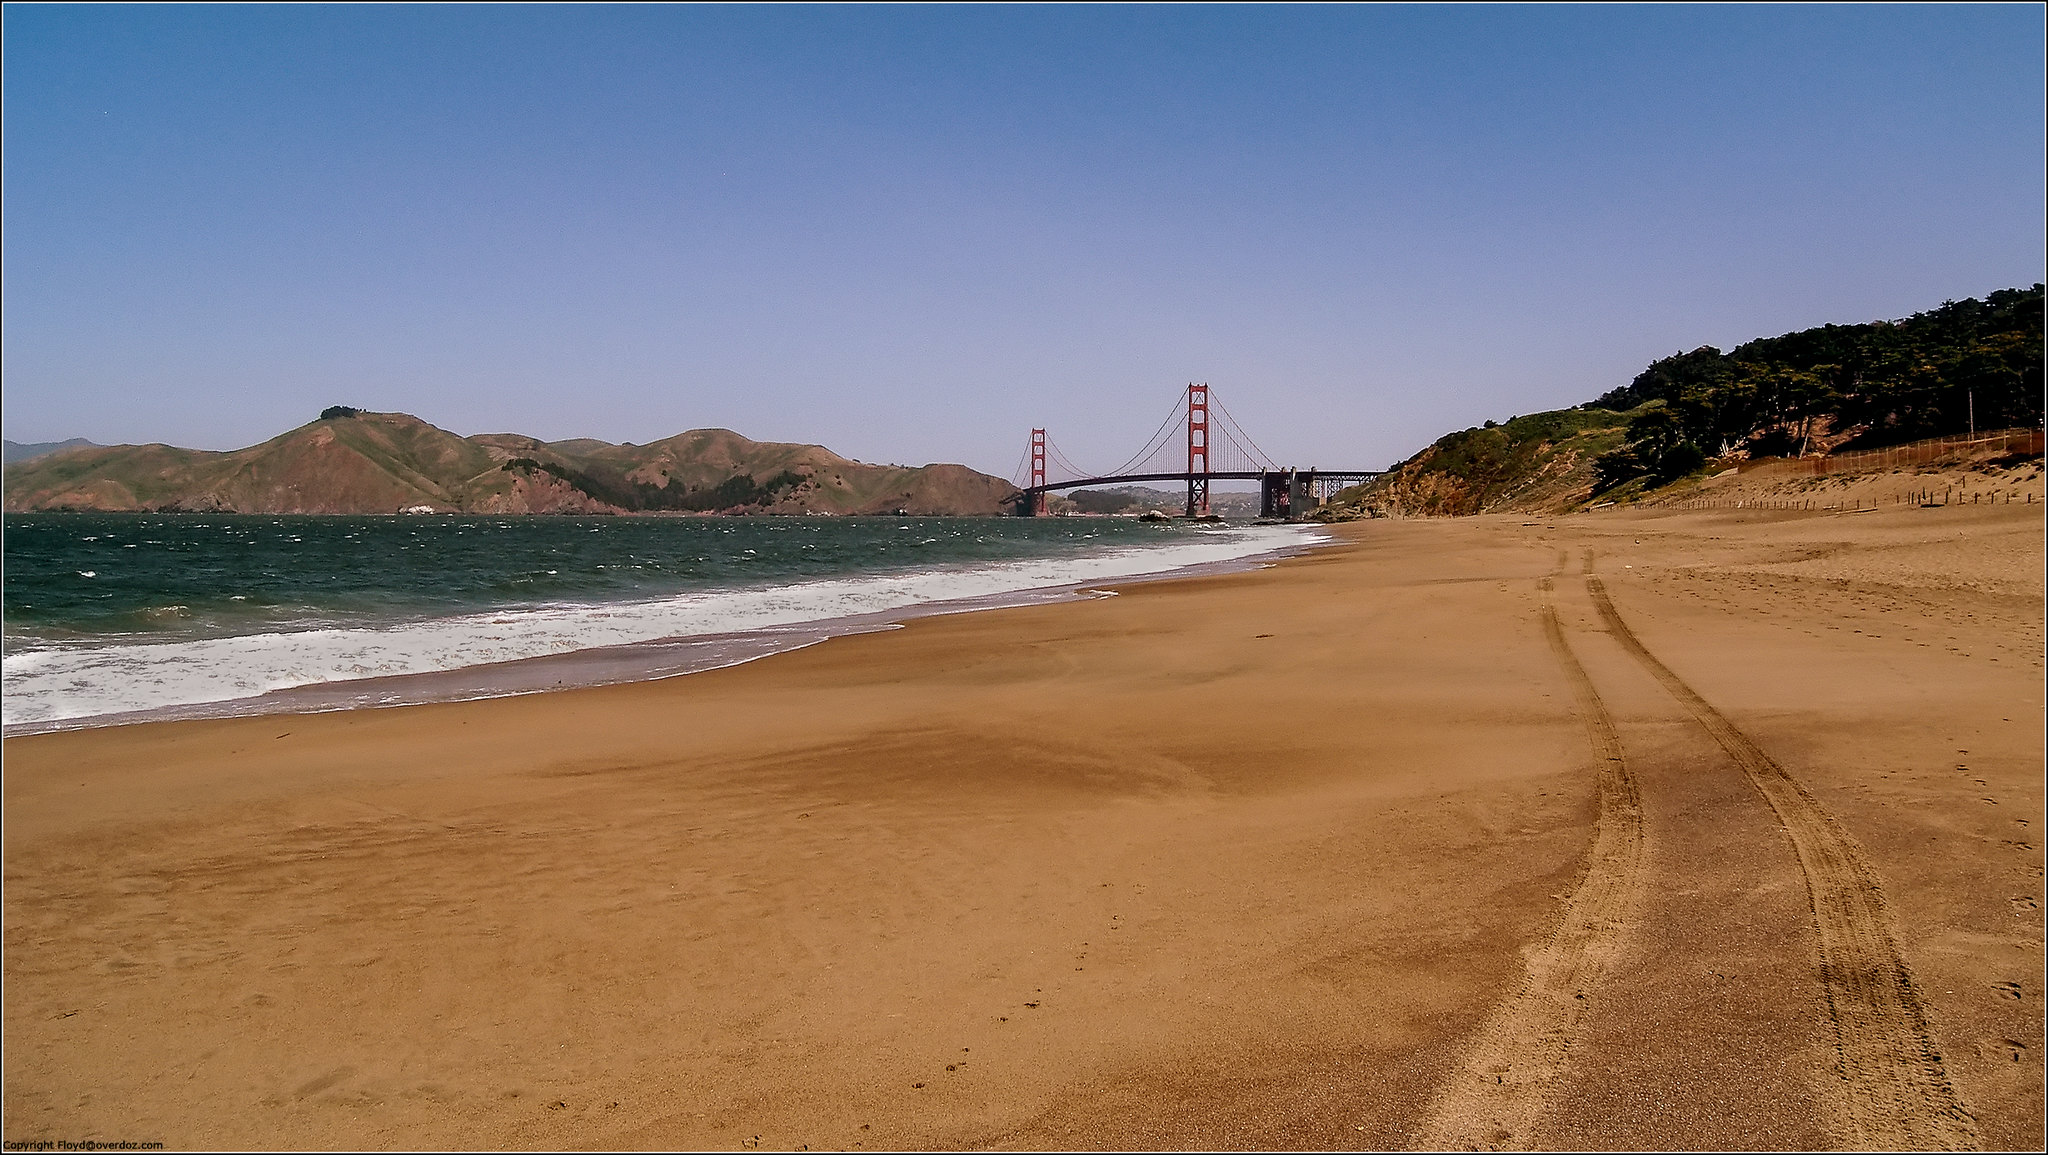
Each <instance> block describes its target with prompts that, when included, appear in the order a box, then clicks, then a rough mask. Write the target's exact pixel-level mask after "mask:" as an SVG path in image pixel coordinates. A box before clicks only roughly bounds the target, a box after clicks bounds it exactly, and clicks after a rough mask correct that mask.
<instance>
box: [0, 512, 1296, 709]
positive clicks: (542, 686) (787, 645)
mask: <svg viewBox="0 0 2048 1155" xmlns="http://www.w3.org/2000/svg"><path fill="white" fill-rule="evenodd" d="M1302 529H1303V532H1302V533H1301V536H1300V539H1299V540H1297V541H1295V542H1290V543H1285V544H1282V545H1278V546H1275V547H1274V548H1272V549H1268V550H1263V551H1261V552H1258V553H1254V554H1247V555H1244V556H1242V557H1237V558H1231V559H1228V560H1225V561H1215V562H1197V563H1194V564H1190V565H1180V566H1174V567H1171V568H1169V569H1163V570H1158V571H1154V572H1143V573H1136V574H1126V575H1119V576H1116V577H1114V578H1109V579H1105V580H1083V581H1074V582H1064V583H1060V584H1057V585H1051V586H1038V587H1031V588H1026V589H1019V590H1011V591H1007V592H1004V593H999V594H982V595H973V596H969V597H960V598H947V599H941V600H938V601H931V602H917V603H912V604H910V605H905V606H900V607H895V608H891V609H885V610H877V611H872V612H869V613H860V614H846V615H842V616H837V617H827V618H818V619H814V620H810V621H802V622H791V623H786V624H780V625H770V626H760V627H756V628H753V629H746V630H739V631H734V632H726V633H712V634H690V635H679V636H672V637H665V638H652V639H648V640H646V641H641V642H632V643H627V644H623V645H608V646H591V647H587V648H584V649H577V650H569V651H565V652H562V653H556V654H543V655H539V656H535V657H529V658H517V659H513V660H510V661H502V662H481V663H477V664H474V665H468V666H458V667H453V668H450V669H442V670H428V671H422V672H419V673H411V674H392V675H381V676H373V677H365V678H350V679H337V680H334V681H328V682H314V683H308V684H305V685H300V686H291V687H286V688H284V689H278V690H271V691H267V692H265V693H262V694H257V695H252V696H247V697H241V698H229V699H222V700H218V701H211V702H198V703H191V704H187V705H174V706H160V707H150V708H146V709H139V710H124V711H116V712H112V713H106V714H93V715H86V716H82V717H75V718H61V719H53V720H49V721H39V722H18V723H10V724H0V738H14V737H28V736H31V735H36V734H51V733H67V732H70V731H75V730H95V729H101V728H105V727H109V726H132V725H140V724H146V723H151V722H171V721H194V720H201V719H212V718H246V717H269V716H279V715H297V714H317V713H331V712H336V711H346V710H376V709H386V708H391V707H397V706H418V705H426V704H430V703H438V702H466V701H484V700H489V699H493V698H508V697H519V696H523V695H528V694H542V693H553V692H556V691H561V690H575V689H587V688H592V687H597V686H613V685H625V684H631V683H636V682H651V681H661V680H664V679H668V678H676V677H683V676H686V675H690V674H699V673H704V672H706V671H710V670H718V669H725V668H728V667H731V666H737V665H742V664H745V663H747V662H753V661H758V660H759V659H761V658H765V657H771V656H774V655H776V654H785V653H790V652H792V651H795V650H799V649H803V648H805V647H808V646H814V645H818V644H819V643H822V642H826V641H830V640H832V639H833V638H838V637H846V636H850V635H854V634H864V633H874V632H877V631H881V630H888V629H894V628H897V627H898V626H900V625H901V624H902V623H904V622H908V621H914V620H916V619H919V618H924V617H933V616H943V615H948V614H956V613H972V612H979V611H983V610H993V609H1008V608H1014V607H1018V606H1028V605H1040V604H1047V603H1050V602H1057V601H1066V600H1073V599H1075V598H1080V597H1085V596H1086V595H1087V594H1088V593H1089V592H1090V591H1091V590H1093V589H1095V588H1097V587H1101V588H1103V589H1109V588H1112V587H1115V586H1121V585H1126V584H1134V583H1140V582H1149V581H1170V580H1175V579H1178V578H1185V577H1195V576H1200V575H1203V574H1224V573H1238V572H1243V571H1245V570H1249V569H1257V568H1260V567H1262V566H1265V565H1271V564H1273V563H1274V562H1276V561H1279V560H1283V559H1285V558H1289V557H1294V556H1297V555H1299V554H1302V553H1305V552H1308V551H1311V550H1315V549H1319V548H1326V547H1328V546H1329V545H1331V544H1334V539H1331V538H1329V537H1328V536H1326V535H1322V534H1319V533H1317V532H1316V531H1315V529H1313V528H1311V527H1308V526H1303V527H1302Z"/></svg>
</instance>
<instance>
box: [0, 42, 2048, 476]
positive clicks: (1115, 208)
mask: <svg viewBox="0 0 2048 1155" xmlns="http://www.w3.org/2000/svg"><path fill="white" fill-rule="evenodd" d="M2043 12H2044V10H2043V8H2042V7H2041V6H2039V5H2033V4H2015V5H1996V6H1961V5H1946V6H1906V5H1901V6H1889V5H1888V6H1815V7H1791V6H1739V7H1738V6H1725V7H1724V6H1705V7H1685V6H1645V7H1607V6H1593V7H1551V6H1508V7H1492V6H1466V5H1456V6H1418V7H1408V6H1359V7H1350V6H1301V7H1232V6H1199V7H1180V6H1133V7H1120V6H1047V7H1038V6H1015V7H1012V6H971V7H926V6H911V7H900V6H872V7H870V6H792V7H747V6H716V7H641V6H612V7H595V6H593V7H584V6H562V7H555V6H507V7H500V6H446V7H408V6H382V5H373V6H346V5H342V6H324V5H323V6H277V7H261V6H195V7H170V6H157V5H139V6H91V5H76V6H70V5H51V6H40V5H22V4H10V5H7V6H6V8H5V9H4V15H0V20H4V49H0V51H4V74H0V87H4V105H0V117H4V120H0V132H4V135H0V198H4V206H0V207H4V216H0V245H4V262H0V401H4V406H0V424H4V428H5V433H6V436H7V437H8V438H10V439H12V440H15V441H23V442H29V441H53V440H61V439H64V438H69V437H85V438H89V439H91V440H93V441H97V442H100V443H103V444H110V443H131V442H134V443H139V442H149V441H162V442H168V443H171V444H174V445H183V446H188V447H193V448H204V449H231V448H237V447H240V446H243V445H249V444H253V443H255V442H258V441H262V440H264V439H267V438H269V437H272V436H275V435H277V434H279V433H282V432H284V431H285V430H288V429H291V428H293V427H296V426H298V425H301V424H304V423H305V422H307V421H310V420H313V419H314V418H315V417H316V416H317V415H318V413H319V411H320V410H321V409H323V408H325V407H327V406H329V405H334V404H346V405H353V406H357V407H359V408H364V409H372V410H385V411H389V410H396V411H403V412H408V413H413V414H417V415H418V416H420V417H422V418H424V419H426V420H428V421H430V422H433V423H434V424H436V425H438V426H441V427H443V428H445V429H449V430H452V431H454V432H456V433H460V434H476V433H489V432H519V433H527V434H532V435H534V436H538V437H542V438H546V439H550V440H555V439H563V438H570V437H598V438H603V439H605V440H608V441H631V442H646V441H651V440H655V439H658V438H661V437H666V436H669V435H671V434H674V433H677V432H680V431H682V430H684V429H690V428H702V427H724V428H729V429H733V430H736V431H738V432H740V433H742V434H744V435H746V436H748V437H752V438H755V439H758V440H768V441H796V442H810V443H817V444H822V445H826V446H829V447H831V448H832V449H834V450H836V451H838V452H840V453H843V454H845V455H847V456H850V457H855V458H858V459H860V460H865V461H874V462H892V463H903V464H912V465H915V464H923V463H926V462H932V461H950V462H961V463H964V464H967V465H970V466H973V467H974V468H977V469H981V470H984V471H986V472H989V473H994V474H998V475H1003V476H1009V475H1012V474H1013V473H1014V471H1015V468H1016V465H1017V463H1018V461H1019V459H1020V457H1021V456H1022V454H1023V452H1024V449H1025V446H1026V443H1027V440H1028V436H1029V431H1030V430H1031V429H1032V428H1033V427H1044V428H1046V429H1047V430H1048V431H1049V436H1050V437H1051V439H1052V441H1053V442H1054V444H1055V445H1056V446H1057V447H1058V448H1059V449H1060V450H1061V452H1062V453H1064V455H1065V456H1066V457H1068V458H1070V459H1072V460H1074V461H1075V462H1077V463H1079V464H1080V465H1082V466H1083V467H1086V468H1091V469H1093V468H1105V469H1106V468H1109V467H1111V466H1113V465H1115V464H1116V463H1117V462H1118V461H1121V460H1122V459H1124V458H1126V457H1128V456H1129V455H1130V454H1131V453H1132V452H1134V451H1135V450H1137V449H1138V448H1139V447H1140V446H1142V445H1143V444H1144V442H1145V440H1146V438H1147V437H1148V436H1149V435H1150V434H1151V433H1152V431H1153V430H1154V429H1155V428H1157V427H1158V425H1159V423H1160V421H1161V420H1162V419H1163V418H1165V417H1167V416H1168V414H1169V412H1170V411H1171V410H1172V409H1173V408H1174V406H1175V405H1176V403H1177V399H1178V398H1179V396H1180V393H1181V389H1182V387H1183V386H1184V385H1186V384H1187V383H1188V382H1190V381H1202V382H1207V383H1208V384H1209V385H1210V387H1211V389H1212V390H1213V395H1214V397H1215V398H1216V399H1217V400H1218V401H1220V402H1221V403H1222V404H1223V405H1224V406H1226V407H1227V408H1228V410H1229V411H1230V413H1231V414H1232V415H1233V416H1234V417H1235V418H1236V419H1237V421H1238V422H1239V423H1240V424H1241V425H1242V426H1243V428H1244V429H1245V430H1246V431H1247V432H1248V433H1249V434H1250V435H1251V437H1252V438H1254V439H1255V441H1256V442H1257V444H1258V445H1259V446H1260V447H1261V448H1262V449H1263V450H1264V451H1265V452H1266V453H1267V454H1269V455H1270V456H1271V457H1273V458H1274V459H1275V460H1277V461H1278V462H1280V463H1281V464H1287V465H1294V466H1299V467H1310V466H1317V467H1321V468H1326V469H1334V468H1381V467H1384V466H1386V465H1388V464H1390V463H1392V462H1394V461H1398V460H1400V459H1402V458H1405V457H1407V456H1408V455H1410V454H1412V453H1413V452H1415V451H1416V450H1417V449H1419V448H1421V447H1422V446H1424V445H1426V444H1428V443H1429V442H1430V441H1432V440H1434V439H1435V438H1437V437H1438V436H1441V435H1442V434H1444V433H1446V432H1450V431H1453V430H1456V429H1462V428H1466V427H1469V426H1472V425H1477V424H1479V423H1481V422H1482V421H1485V420H1488V419H1493V420H1504V419H1506V418H1508V417H1510V416H1512V415H1515V414H1519V413H1528V412H1534V411H1538V410H1544V409H1554V408H1562V407H1565V406H1569V405H1573V404H1577V403H1579V402H1583V401H1588V400H1591V399H1592V398H1594V397H1596V396H1598V395H1599V394H1601V393H1603V392H1605V391H1606V390H1608V389H1611V388H1613V387H1615V386H1617V385H1622V384H1625V383H1627V382H1628V381H1629V380H1630V379H1631V378H1632V377H1634V376H1635V374H1637V373H1638V372H1640V371H1641V370H1642V369H1643V367H1644V366H1645V365H1646V364H1648V363H1649V362H1650V361H1651V360H1653V359H1655V358H1658V357H1663V356H1668V355H1670V354H1672V353H1675V352H1679V351H1681V350H1688V349H1692V348H1696V347H1698V346H1700V345H1705V344H1712V345H1716V346H1719V347H1721V348H1723V349H1726V348H1730V347H1732V346H1734V345H1737V344H1740V343H1741V342H1743V341H1745V340H1748V339H1750V338H1753V337H1759V336H1768V335H1774V334H1777V333H1782V332H1787V331H1791V330H1795V329H1800V328H1806V327H1809V326H1814V325H1820V324H1825V323H1830V322H1837V323H1851V322H1859V321H1867V320H1873V319H1877V318H1885V317H1903V316H1906V315H1909V314H1911V313H1914V312H1919V311H1923V310H1926V309H1929V308H1933V307H1936V306H1938V305H1940V304H1941V303H1942V302H1943V301H1946V300H1953V299H1961V298H1965V297H1972V296H1982V295H1983V294H1985V293H1988V292H1991V291H1993V290H1996V289H2000V288H2009V287H2014V286H2021V285H2029V284H2033V283H2034V282H2037V281H2040V280H2041V279H2042V275H2043V260H2044V258H2043V246H2044V236H2043V228H2044V226H2043V220H2044V208H2048V205H2044V189H2043V164H2044V155H2043V136H2044V123H2043V91H2044V68H2043V47H2042V46H2043V35H2044V27H2043V21H2044V16H2043Z"/></svg>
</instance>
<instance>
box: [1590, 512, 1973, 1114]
mask: <svg viewBox="0 0 2048 1155" xmlns="http://www.w3.org/2000/svg"><path fill="white" fill-rule="evenodd" d="M1585 579H1586V592H1587V593H1588V594H1590V595H1592V599H1593V606H1594V608H1595V609H1597V610H1598V611H1599V613H1600V617H1601V620H1602V621H1604V622H1605V623H1606V624H1607V628H1608V630H1609V631H1610V632H1611V633H1612V634H1613V635H1614V637H1615V640H1617V641H1619V642H1620V643H1621V646H1622V648H1623V649H1625V650H1627V651H1628V652H1629V654H1630V656H1632V657H1634V658H1635V660H1636V661H1637V662H1638V663H1639V664H1640V665H1641V666H1642V667H1643V668H1644V669H1645V670H1647V671H1649V673H1650V674H1651V676H1653V677H1655V678H1656V679H1657V681H1658V682H1660V683H1662V684H1663V686H1664V688H1665V689H1666V690H1667V691H1669V692H1670V694H1671V696H1672V697H1674V698H1676V699H1678V701H1679V703H1680V704H1681V705H1683V706H1684V707H1685V708H1686V710H1687V711H1688V712H1690V713H1691V714H1692V716H1693V720H1694V721H1695V722H1697V723H1699V725H1700V726H1701V727H1702V728H1703V729H1705V730H1706V731H1707V733H1709V734H1711V735H1712V736H1713V738H1714V740H1715V741H1716V742H1718V743H1720V745H1721V748H1722V749H1723V750H1725V751H1727V753H1728V756H1729V757H1730V758H1732V759H1734V760H1735V763H1736V764H1737V765H1739V766H1741V767H1742V771H1743V773H1744V774H1746V775H1748V776H1749V781H1750V784H1751V785H1752V786H1754V787H1756V790H1757V792H1758V793H1759V794H1762V795H1763V797H1764V801H1765V802H1767V803H1769V804H1770V807H1771V809H1772V810H1773V811H1775V812H1776V813H1777V815H1778V821H1779V822H1781V823H1783V824H1784V828H1785V833H1786V835H1787V836H1788V837H1789V838H1791V840H1792V846H1793V849H1794V850H1795V851H1796V852H1797V854H1798V856H1799V868H1800V871H1801V872H1802V873H1803V874H1805V876H1806V893H1807V898H1808V900H1809V902H1810V903H1811V905H1812V909H1813V920H1814V925H1815V928H1816V929H1817V931H1818V932H1819V934H1818V937H1819V940H1820V978H1821V986H1822V988H1823V989H1824V990H1825V991H1826V994H1827V1006H1828V1018H1829V1019H1830V1020H1831V1022H1832V1025H1833V1027H1834V1036H1835V1071H1834V1075H1835V1078H1834V1079H1833V1080H1832V1081H1831V1082H1830V1083H1829V1084H1827V1085H1825V1086H1824V1087H1823V1091H1824V1092H1826V1093H1825V1094H1824V1095H1823V1096H1822V1098H1823V1099H1824V1101H1826V1102H1827V1103H1828V1104H1829V1107H1830V1108H1831V1109H1832V1111H1833V1113H1834V1115H1835V1118H1834V1119H1833V1120H1831V1122H1832V1124H1833V1127H1834V1129H1835V1130H1836V1131H1837V1132H1838V1137H1839V1138H1840V1139H1841V1140H1842V1141H1843V1145H1844V1146H1846V1147H1848V1148H1851V1149H1858V1148H1860V1149H1863V1150H1948V1151H1956V1150H1974V1149H1976V1148H1977V1147H1979V1146H1981V1145H1982V1138H1981V1137H1980V1136H1979V1134H1978V1132H1977V1122H1976V1119H1975V1117H1973V1116H1972V1115H1971V1114H1970V1112H1969V1109H1968V1108H1967V1107H1965V1106H1964V1105H1963V1102H1962V1099H1961V1097H1960V1096H1958V1095H1957V1094H1956V1091H1955V1087H1954V1085H1953V1084H1952V1083H1950V1082H1949V1078H1948V1071H1947V1069H1946V1068H1945V1067H1944V1066H1943V1064H1942V1060H1941V1051H1940V1049H1939V1048H1937V1047H1936V1046H1935V1042H1934V1032H1933V1029H1932V1027H1931V1026H1930V1025H1929V1023H1928V1021H1927V1010H1926V1007H1925V1005H1924V1004H1923V1003H1922V1002H1921V1000H1920V993H1919V991H1918V990H1917V989H1916V988H1915V987H1914V985H1913V976H1912V972H1911V971H1910V970H1908V969H1907V967H1906V962H1905V959H1904V957H1903V956H1901V955H1900V954H1899V948H1898V943H1897V941H1896V940H1895V939H1894V938H1893V936H1892V931H1891V920H1890V917H1889V916H1888V914H1887V913H1886V907H1885V900H1884V888H1883V886H1882V884H1881V883H1880V881H1879V879H1878V876H1877V871H1876V870H1875V869H1874V868H1873V867H1872V866H1871V865H1870V861H1869V859H1868V858H1866V857H1865V856H1864V854H1863V848H1862V846H1861V845H1860V844H1858V843H1857V841H1856V839H1855V838H1854V837H1852V836H1851V835H1850V834H1849V832H1848V831H1846V830H1844V829H1842V827H1841V826H1840V824H1838V823H1837V822H1836V821H1835V819H1834V817H1833V816H1832V815H1830V814H1829V813H1828V812H1827V810H1826V809H1825V808H1824V807H1822V806H1821V804H1820V802H1819V800H1817V799H1815V798H1814V796H1813V795H1811V794H1809V793H1807V792H1806V788H1805V787H1803V786H1801V785H1800V784H1799V782H1798V780H1797V779H1795V778H1793V777H1792V776H1791V775H1790V774H1788V773H1786V771H1785V768H1784V767H1782V766H1780V765H1778V764H1777V762H1775V761H1773V760H1772V759H1771V757H1770V756H1769V755H1768V754H1765V753H1764V752H1763V750H1762V749H1760V748H1758V746H1757V744H1756V743H1755V742H1752V741H1751V740H1750V739H1749V736H1748V735H1747V734H1744V733H1743V732H1742V731H1741V730H1740V729H1738V728H1737V727H1736V726H1735V724H1734V723H1732V722H1730V721H1729V720H1728V719H1727V717H1726V716H1725V715H1723V714H1722V713H1721V712H1720V711H1719V710H1716V709H1715V708H1714V707H1713V706H1712V705H1711V704H1709V703H1708V702H1707V700H1706V699H1705V698H1702V697H1700V696H1699V694H1697V693H1695V692H1694V691H1693V688H1692V687H1691V686H1689V685H1687V684H1686V683H1685V682H1684V680H1682V679H1681V678H1679V676H1678V675H1677V674H1675V673H1673V672H1672V671H1671V668H1670V667H1668V666H1666V665H1665V664H1664V663H1663V662H1661V661H1659V660H1658V659H1657V656H1656V655H1655V654H1652V653H1651V652H1650V651H1649V649H1648V648H1647V647H1645V646H1644V645H1643V643H1642V642H1641V641H1640V640H1639V639H1638V638H1637V637H1636V635H1635V631H1633V630H1631V629H1629V627H1628V623H1627V622H1624V621H1623V620H1622V618H1621V614H1620V613H1619V612H1617V611H1616V610H1615V608H1614V602H1613V600H1612V599H1611V598H1609V597H1608V595H1607V587H1606V585H1605V584H1604V583H1602V582H1601V580H1600V578H1599V577H1598V576H1596V575H1595V574H1594V572H1593V555H1592V553H1591V552H1590V551H1588V553H1587V554H1586V560H1585Z"/></svg>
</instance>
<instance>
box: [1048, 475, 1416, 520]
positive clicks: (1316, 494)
mask: <svg viewBox="0 0 2048 1155" xmlns="http://www.w3.org/2000/svg"><path fill="white" fill-rule="evenodd" d="M1385 472H1386V471H1385V470H1380V469H1247V470H1215V471H1212V472H1209V473H1201V474H1195V473H1189V472H1187V471H1185V470H1182V471H1179V472H1176V473H1123V474H1116V475H1114V476H1109V477H1083V478H1078V479H1076V480H1073V481H1055V482H1047V483H1046V484H1044V485H1029V486H1025V487H1024V494H1025V497H1026V498H1027V499H1033V500H1028V501H1027V503H1026V505H1025V508H1026V509H1027V510H1033V509H1035V508H1036V504H1035V499H1037V498H1041V497H1043V496H1045V495H1046V494H1048V493H1052V492H1054V491H1056V490H1062V489H1083V488H1086V487H1088V486H1091V485H1129V484H1131V483H1133V482H1139V481H1181V482H1187V483H1189V484H1190V489H1189V494H1188V503H1189V504H1188V516H1189V517H1193V516H1194V515H1195V513H1196V510H1195V506H1194V503H1195V501H1196V500H1197V498H1196V495H1195V491H1194V488H1193V483H1194V482H1195V481H1196V479H1197V478H1199V479H1200V480H1201V481H1203V482H1204V483H1206V482H1209V481H1256V482H1259V507H1260V508H1259V512H1260V516H1262V517H1298V516H1300V515H1301V514H1303V513H1306V512H1308V511H1309V510H1311V509H1314V508H1315V507H1316V506H1318V505H1320V504H1322V503H1323V501H1324V500H1325V499H1327V498H1328V497H1329V495H1330V494H1332V493H1335V492H1336V491H1337V489H1338V488H1342V487H1343V486H1342V485H1337V486H1335V487H1334V488H1333V487H1332V486H1333V485H1334V483H1337V482H1342V483H1343V485H1357V484H1358V483H1360V482H1363V481H1370V480H1372V479H1373V478H1375V477H1381V476H1384V475H1385ZM1201 492H1202V497H1203V498H1204V499H1206V497H1207V485H1206V484H1204V485H1203V487H1202V491H1201ZM1204 510H1205V511H1206V500H1205V501H1204Z"/></svg>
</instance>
